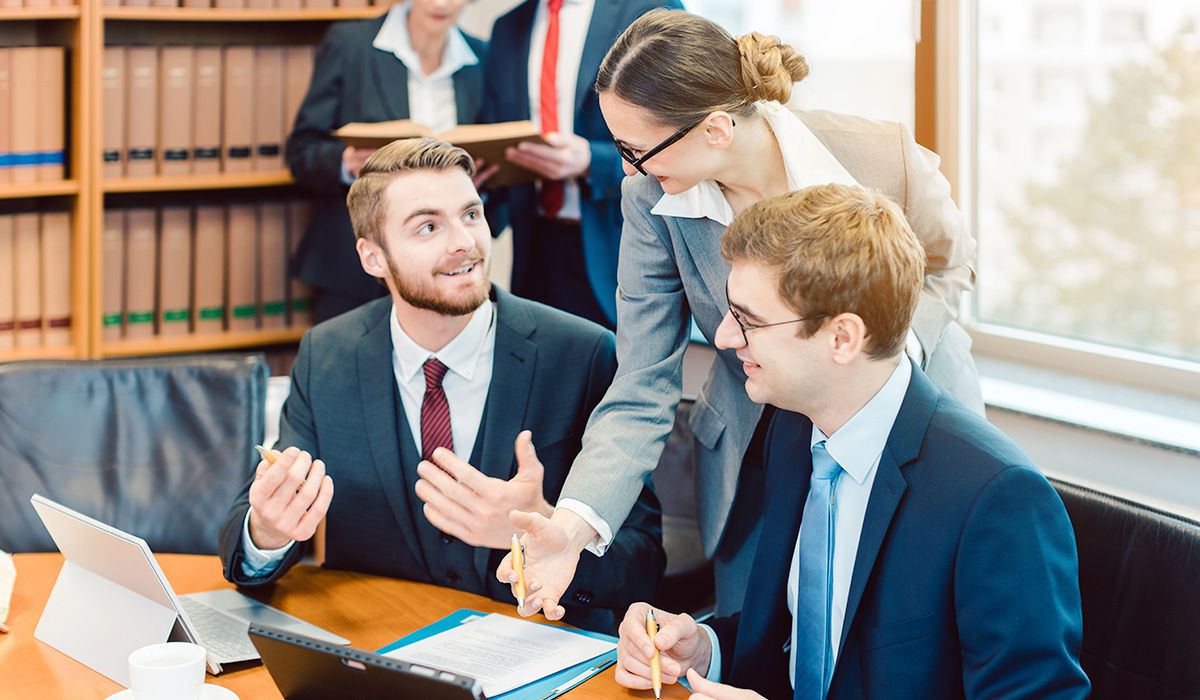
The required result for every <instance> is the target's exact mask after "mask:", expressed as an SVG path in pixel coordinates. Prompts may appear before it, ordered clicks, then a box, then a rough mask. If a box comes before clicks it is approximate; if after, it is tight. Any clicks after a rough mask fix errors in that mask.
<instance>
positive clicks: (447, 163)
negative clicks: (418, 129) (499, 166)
mask: <svg viewBox="0 0 1200 700" xmlns="http://www.w3.org/2000/svg"><path fill="white" fill-rule="evenodd" d="M453 168H462V169H463V171H464V172H465V173H466V174H467V175H474V174H475V161H474V160H472V159H471V156H470V155H469V154H468V153H467V152H466V151H464V150H463V149H461V148H459V147H458V146H451V145H450V144H448V143H446V142H445V141H438V140H436V139H404V140H401V141H393V142H391V143H389V144H388V145H386V146H384V147H383V148H380V149H379V150H378V151H375V152H374V153H372V154H371V157H370V158H367V162H366V163H364V164H363V167H362V169H361V170H359V172H358V179H357V180H355V181H354V184H353V185H351V186H350V193H349V194H348V195H346V207H347V208H348V209H349V210H350V222H351V223H352V224H353V225H354V235H355V237H357V238H365V239H367V240H368V241H371V242H372V243H375V244H378V245H380V246H382V247H383V248H384V250H386V249H387V246H386V243H385V242H384V239H383V227H384V222H385V219H386V216H387V207H385V206H384V205H383V192H384V190H386V189H387V186H388V185H390V184H391V182H392V180H394V179H396V177H397V176H399V175H402V174H404V173H406V172H411V171H413V170H437V171H441V170H451V169H453Z"/></svg>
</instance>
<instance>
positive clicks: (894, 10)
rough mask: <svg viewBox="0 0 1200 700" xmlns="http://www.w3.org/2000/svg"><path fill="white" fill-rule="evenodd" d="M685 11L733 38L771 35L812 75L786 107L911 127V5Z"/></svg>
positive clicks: (694, 7)
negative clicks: (792, 50)
mask: <svg viewBox="0 0 1200 700" xmlns="http://www.w3.org/2000/svg"><path fill="white" fill-rule="evenodd" d="M684 6H685V7H686V8H687V9H688V11H689V12H694V13H696V14H698V15H702V16H704V17H707V18H709V19H711V20H713V21H714V22H717V23H718V24H720V25H721V26H723V27H725V29H726V30H728V31H729V32H730V33H731V34H733V35H734V36H738V35H740V34H745V33H747V32H752V31H757V32H760V33H763V34H775V35H777V36H779V38H781V39H782V40H783V41H785V42H786V43H789V44H791V45H792V46H794V47H796V49H797V50H799V51H800V53H801V54H803V55H804V57H805V59H807V61H808V64H809V67H810V68H811V71H812V72H811V73H810V74H809V77H808V78H806V79H805V80H804V82H802V83H800V85H799V86H798V87H797V89H796V90H795V91H794V92H793V97H792V106H794V107H801V108H806V109H829V110H833V111H836V112H846V113H849V114H858V115H862V116H865V117H871V118H872V119H890V120H893V121H899V122H904V123H905V124H907V125H908V126H909V128H910V129H912V128H913V114H914V110H915V106H914V105H915V102H914V91H915V87H914V82H915V81H914V77H913V71H914V38H913V6H912V4H911V3H905V2H895V0H856V1H855V2H844V1H842V0H804V1H802V2H799V1H797V0H754V1H753V2H749V1H747V0H684Z"/></svg>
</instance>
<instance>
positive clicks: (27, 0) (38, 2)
mask: <svg viewBox="0 0 1200 700" xmlns="http://www.w3.org/2000/svg"><path fill="white" fill-rule="evenodd" d="M75 4H77V3H76V2H75V0H0V7H64V6H66V7H69V6H73V5H75Z"/></svg>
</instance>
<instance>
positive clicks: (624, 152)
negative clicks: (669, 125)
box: [616, 115, 708, 175]
mask: <svg viewBox="0 0 1200 700" xmlns="http://www.w3.org/2000/svg"><path fill="white" fill-rule="evenodd" d="M707 118H708V115H705V117H704V119H707ZM704 119H701V120H700V121H697V122H695V123H694V124H689V125H687V126H685V127H683V128H682V129H680V130H679V131H676V132H675V133H673V134H671V135H670V136H668V137H667V140H666V141H663V142H662V143H660V144H658V145H657V146H655V147H654V148H651V149H650V150H648V151H646V152H645V153H643V154H642V157H641V158H635V157H634V155H633V150H631V149H630V148H629V147H628V146H626V145H625V144H623V143H621V142H620V141H617V142H616V144H617V153H620V154H621V157H622V158H624V159H625V162H626V163H629V164H630V165H632V166H633V167H634V168H636V169H637V171H638V172H639V173H641V174H643V175H645V174H646V171H645V170H644V169H643V168H642V163H645V162H646V161H648V160H650V159H651V158H653V157H654V156H656V155H658V154H659V152H660V151H662V150H663V149H664V148H666V147H667V146H670V145H671V144H673V143H675V142H676V141H678V140H679V139H681V138H683V137H684V136H687V135H688V132H689V131H691V130H692V129H695V128H696V127H697V126H700V122H703V121H704Z"/></svg>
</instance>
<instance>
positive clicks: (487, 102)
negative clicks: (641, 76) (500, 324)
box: [481, 0, 683, 328]
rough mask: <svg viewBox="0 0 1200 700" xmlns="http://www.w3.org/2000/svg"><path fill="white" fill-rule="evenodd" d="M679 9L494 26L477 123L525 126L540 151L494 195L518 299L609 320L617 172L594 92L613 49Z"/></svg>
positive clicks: (620, 4) (559, 10)
mask: <svg viewBox="0 0 1200 700" xmlns="http://www.w3.org/2000/svg"><path fill="white" fill-rule="evenodd" d="M656 7H669V8H676V9H682V7H683V6H682V5H681V4H680V2H679V0H526V1H525V2H523V3H521V4H520V5H518V6H517V7H516V8H515V9H513V10H512V11H511V12H509V13H508V14H506V15H504V16H503V17H501V18H500V19H498V20H496V23H495V25H494V26H493V27H492V37H491V41H490V43H489V46H490V49H489V52H488V60H487V62H486V64H485V66H484V81H483V82H484V90H485V95H484V107H483V118H482V120H481V121H484V122H505V121H516V120H523V119H532V120H533V122H534V124H536V125H538V127H539V128H540V130H541V131H542V133H543V134H545V137H546V140H547V141H548V142H549V145H548V146H547V145H540V144H522V145H521V147H520V148H516V149H510V151H509V153H508V159H509V160H511V161H512V162H514V163H517V164H519V165H523V166H525V167H527V168H529V169H531V170H533V171H534V172H536V173H538V174H539V175H540V176H541V178H542V179H541V180H540V181H539V182H538V183H537V184H536V185H516V186H511V187H504V188H499V189H497V190H495V191H493V192H492V193H491V198H492V199H491V200H490V201H489V207H490V206H492V205H494V204H502V205H504V206H506V209H507V215H508V220H509V223H510V224H511V226H512V231H513V276H512V290H513V292H514V293H515V294H519V295H521V296H524V297H527V298H530V299H534V300H537V301H541V302H544V303H546V304H549V305H551V306H554V307H557V308H560V309H563V310H566V311H569V312H571V313H574V314H576V315H579V316H583V317H584V318H588V319H591V320H593V321H595V322H597V323H600V324H601V325H604V326H607V327H608V328H614V327H615V326H616V321H617V307H616V301H615V295H616V289H617V250H618V248H619V244H620V239H621V221H622V220H621V180H622V179H624V177H625V174H624V172H623V171H622V167H621V163H622V161H621V157H620V155H618V154H617V149H616V145H615V144H614V143H613V140H612V134H611V133H609V131H608V126H607V125H606V124H605V123H604V117H603V115H601V114H600V103H599V101H598V99H597V96H596V91H595V90H594V89H592V86H593V85H594V83H595V82H596V74H597V72H598V71H599V70H600V62H601V61H602V60H604V55H605V53H607V52H608V47H609V46H611V45H612V43H613V41H615V40H616V38H617V37H618V36H619V35H620V34H621V32H623V31H624V30H625V28H626V27H627V26H629V24H630V23H631V22H633V20H635V19H637V18H638V17H639V16H641V15H643V14H645V13H646V12H648V11H650V10H652V9H654V8H656Z"/></svg>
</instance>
